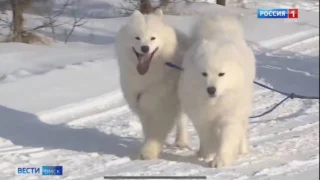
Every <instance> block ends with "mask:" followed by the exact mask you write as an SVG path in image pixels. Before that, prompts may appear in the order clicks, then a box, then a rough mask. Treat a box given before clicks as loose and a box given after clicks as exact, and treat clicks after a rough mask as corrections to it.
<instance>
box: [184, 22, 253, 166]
mask: <svg viewBox="0 0 320 180" xmlns="http://www.w3.org/2000/svg"><path fill="white" fill-rule="evenodd" d="M191 36H192V37H191V38H192V39H193V42H195V43H194V44H193V46H191V47H190V49H189V50H188V52H187V53H186V56H185V59H184V62H183V68H184V72H183V75H182V76H181V80H180V82H179V89H178V92H179V99H180V100H181V105H182V107H183V109H184V110H185V112H186V113H187V114H188V116H189V117H190V119H191V120H192V122H193V124H194V126H195V128H196V130H197V132H198V135H199V138H200V149H199V152H198V155H199V156H201V157H204V158H210V157H214V159H213V160H212V161H211V162H210V164H211V166H212V167H218V168H219V167H224V166H229V165H231V164H233V163H234V162H235V161H236V159H237V156H238V155H239V154H245V153H247V152H248V140H247V126H248V118H249V116H250V114H251V109H252V99H253V80H254V78H255V71H256V70H255V57H254V54H253V52H252V50H251V49H250V48H249V47H248V46H247V44H246V42H245V40H244V35H243V31H242V27H241V26H240V24H239V23H238V22H237V20H236V19H234V18H232V17H216V18H214V19H205V20H201V21H200V22H199V23H197V24H196V25H195V27H194V29H193V32H192V35H191Z"/></svg>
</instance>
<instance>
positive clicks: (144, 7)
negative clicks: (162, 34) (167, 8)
mask: <svg viewBox="0 0 320 180" xmlns="http://www.w3.org/2000/svg"><path fill="white" fill-rule="evenodd" d="M151 11H152V5H151V2H150V0H140V12H141V13H143V14H148V13H151Z"/></svg>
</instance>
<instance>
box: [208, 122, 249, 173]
mask: <svg viewBox="0 0 320 180" xmlns="http://www.w3.org/2000/svg"><path fill="white" fill-rule="evenodd" d="M243 129H244V127H243V124H240V123H238V124H233V123H228V124H226V125H224V126H223V127H222V128H221V132H220V137H219V140H220V142H219V147H218V149H217V155H216V157H215V159H214V160H213V161H212V162H211V167H216V168H221V167H225V166H230V165H231V164H232V163H234V161H235V160H236V158H237V156H238V153H239V145H240V141H241V139H242V134H243Z"/></svg>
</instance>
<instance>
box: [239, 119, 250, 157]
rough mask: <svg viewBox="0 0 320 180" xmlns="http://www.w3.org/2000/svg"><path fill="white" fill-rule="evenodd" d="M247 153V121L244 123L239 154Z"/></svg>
mask: <svg viewBox="0 0 320 180" xmlns="http://www.w3.org/2000/svg"><path fill="white" fill-rule="evenodd" d="M248 152H249V142H248V120H245V122H244V130H243V135H242V139H241V143H240V148H239V154H247V153H248Z"/></svg>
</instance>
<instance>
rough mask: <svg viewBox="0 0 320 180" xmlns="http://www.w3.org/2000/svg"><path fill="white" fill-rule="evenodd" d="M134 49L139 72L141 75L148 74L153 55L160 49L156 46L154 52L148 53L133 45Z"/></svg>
mask: <svg viewBox="0 0 320 180" xmlns="http://www.w3.org/2000/svg"><path fill="white" fill-rule="evenodd" d="M132 49H133V52H134V53H135V54H136V56H137V58H138V65H137V71H138V73H139V74H140V75H144V74H146V73H147V72H148V70H149V66H150V62H151V60H152V58H153V55H154V54H155V53H156V52H157V51H158V48H156V49H155V50H154V51H153V52H151V53H147V54H140V53H138V52H137V51H136V50H135V49H134V48H133V47H132Z"/></svg>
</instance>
